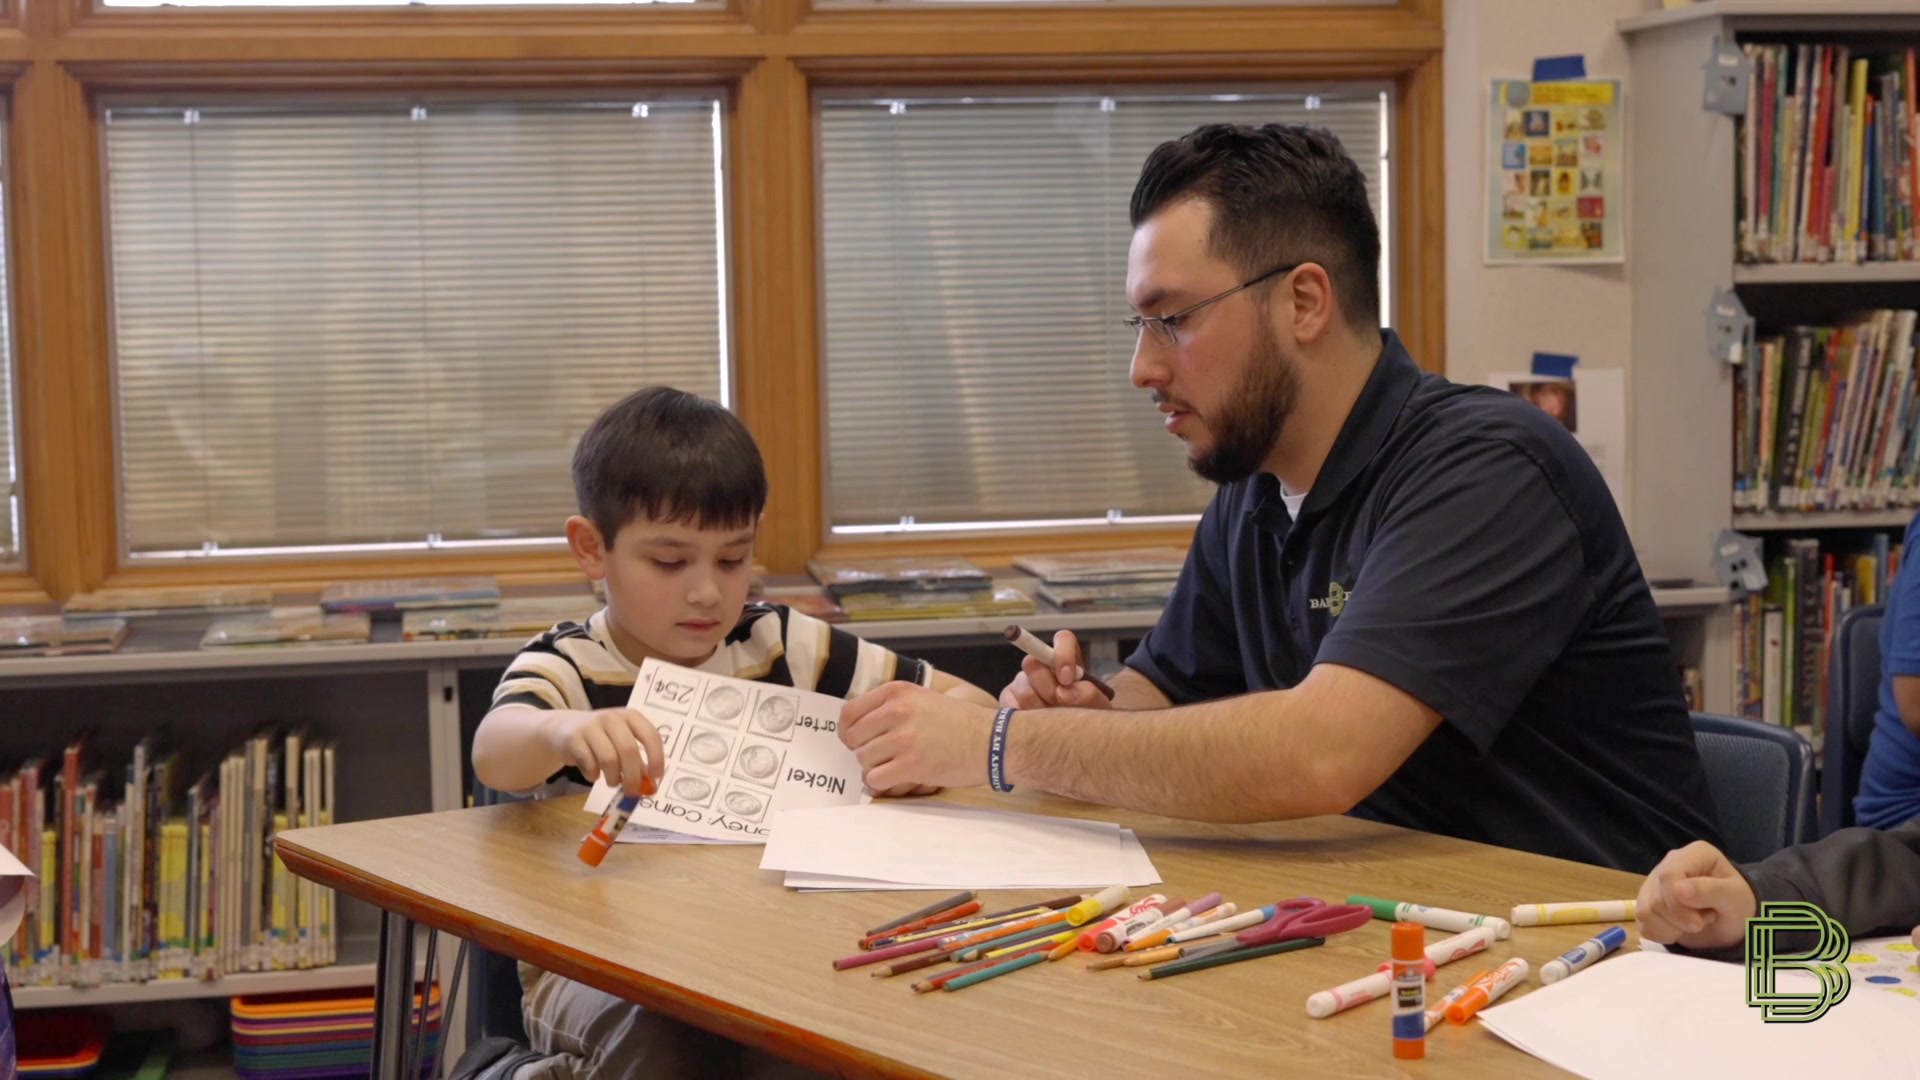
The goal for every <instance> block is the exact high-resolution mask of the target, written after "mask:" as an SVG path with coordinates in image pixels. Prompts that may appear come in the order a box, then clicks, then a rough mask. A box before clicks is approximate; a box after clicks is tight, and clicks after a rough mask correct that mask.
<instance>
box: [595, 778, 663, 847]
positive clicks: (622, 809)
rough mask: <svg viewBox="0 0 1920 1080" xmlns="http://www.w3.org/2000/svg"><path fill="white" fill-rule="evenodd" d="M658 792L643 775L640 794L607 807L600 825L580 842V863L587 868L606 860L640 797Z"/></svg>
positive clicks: (625, 797)
mask: <svg viewBox="0 0 1920 1080" xmlns="http://www.w3.org/2000/svg"><path fill="white" fill-rule="evenodd" d="M658 790H660V785H658V784H656V783H654V782H653V777H651V776H646V775H644V774H643V775H642V776H641V777H640V794H639V795H623V796H621V797H620V801H618V802H616V803H614V804H613V805H612V806H609V807H607V812H606V813H604V814H601V815H600V824H598V825H595V826H594V827H593V831H592V832H590V833H588V834H587V838H586V839H585V840H582V841H580V861H581V862H583V863H586V864H587V865H588V866H599V865H600V864H601V862H603V861H604V860H605V859H606V857H607V852H609V851H612V850H613V842H614V840H615V839H617V838H618V837H619V835H620V830H622V829H624V828H626V827H627V819H628V818H631V817H632V816H633V809H634V807H636V806H639V805H640V799H641V796H645V795H652V794H653V793H654V792H656V791H658Z"/></svg>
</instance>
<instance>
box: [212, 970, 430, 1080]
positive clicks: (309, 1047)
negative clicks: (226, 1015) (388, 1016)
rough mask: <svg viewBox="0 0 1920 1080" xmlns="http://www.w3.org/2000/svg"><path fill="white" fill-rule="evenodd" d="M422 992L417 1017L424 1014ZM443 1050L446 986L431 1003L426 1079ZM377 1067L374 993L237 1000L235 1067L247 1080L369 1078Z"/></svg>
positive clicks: (423, 1067)
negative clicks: (442, 1005) (442, 1001)
mask: <svg viewBox="0 0 1920 1080" xmlns="http://www.w3.org/2000/svg"><path fill="white" fill-rule="evenodd" d="M419 1009H420V997H419V993H418V992H417V991H416V992H415V994H414V1001H413V1015H414V1016H418V1015H419ZM439 1048H440V987H439V985H438V984H437V983H436V984H435V985H434V986H433V988H432V990H431V992H430V994H429V998H428V1003H427V1032H426V1047H425V1049H424V1050H423V1051H418V1053H419V1054H420V1059H421V1065H420V1068H421V1075H428V1076H430V1075H432V1070H433V1061H434V1056H435V1054H436V1053H438V1051H439ZM372 1065H373V992H372V990H371V989H364V990H313V991H308V992H305V993H299V994H274V995H270V996H260V997H237V998H234V999H233V1069H234V1072H236V1073H238V1074H240V1076H241V1077H243V1078H246V1080H315V1078H319V1077H331V1076H358V1077H364V1076H366V1075H367V1073H368V1072H369V1071H370V1070H371V1068H372Z"/></svg>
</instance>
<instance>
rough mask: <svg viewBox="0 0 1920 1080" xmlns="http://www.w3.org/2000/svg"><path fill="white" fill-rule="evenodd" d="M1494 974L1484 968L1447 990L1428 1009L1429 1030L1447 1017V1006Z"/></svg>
mask: <svg viewBox="0 0 1920 1080" xmlns="http://www.w3.org/2000/svg"><path fill="white" fill-rule="evenodd" d="M1492 975H1493V972H1491V971H1485V970H1483V971H1481V972H1479V973H1478V974H1476V975H1474V977H1473V978H1471V979H1468V980H1467V981H1466V982H1463V983H1461V984H1460V985H1459V986H1456V987H1454V988H1453V989H1451V990H1449V991H1447V996H1446V997H1443V998H1441V999H1440V1001H1439V1003H1438V1004H1436V1005H1435V1006H1434V1007H1433V1008H1431V1009H1428V1010H1427V1030H1428V1031H1432V1030H1433V1026H1434V1025H1435V1024H1438V1023H1439V1022H1440V1021H1442V1020H1445V1019H1446V1018H1447V1006H1449V1005H1452V1004H1453V1003H1454V1002H1456V1001H1459V1000H1460V999H1461V998H1463V997H1466V996H1467V991H1469V990H1472V989H1473V988H1474V987H1476V986H1479V985H1480V984H1481V983H1482V982H1484V981H1485V980H1486V979H1488V978H1489V977H1491V976H1492Z"/></svg>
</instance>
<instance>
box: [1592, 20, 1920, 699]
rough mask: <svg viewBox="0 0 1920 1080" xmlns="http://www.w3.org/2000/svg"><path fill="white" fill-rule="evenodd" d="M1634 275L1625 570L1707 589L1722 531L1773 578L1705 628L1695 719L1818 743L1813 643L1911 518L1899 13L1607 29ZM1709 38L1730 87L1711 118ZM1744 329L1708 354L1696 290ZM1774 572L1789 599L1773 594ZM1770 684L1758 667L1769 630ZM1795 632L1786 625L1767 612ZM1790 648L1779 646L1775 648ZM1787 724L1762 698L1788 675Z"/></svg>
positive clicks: (1912, 384) (1883, 566)
mask: <svg viewBox="0 0 1920 1080" xmlns="http://www.w3.org/2000/svg"><path fill="white" fill-rule="evenodd" d="M1617 28H1618V29H1619V30H1620V32H1621V33H1622V35H1623V36H1624V38H1625V40H1626V43H1627V47H1628V48H1627V55H1628V63H1629V72H1628V80H1627V85H1628V86H1629V87H1630V88H1631V90H1630V93H1629V95H1628V102H1629V107H1628V115H1627V118H1626V125H1625V126H1626V131H1625V138H1626V140H1627V145H1628V154H1627V157H1628V160H1629V162H1630V165H1629V184H1630V185H1631V187H1632V190H1633V191H1634V192H1635V193H1636V194H1637V196H1638V197H1637V198H1635V199H1634V207H1633V215H1632V220H1631V222H1630V226H1629V233H1628V243H1627V250H1628V258H1629V259H1630V260H1631V264H1632V269H1631V273H1630V275H1629V289H1630V292H1631V295H1632V319H1633V331H1632V340H1633V360H1632V376H1631V379H1630V387H1631V388H1630V391H1629V392H1630V403H1629V404H1630V414H1631V416H1632V431H1631V435H1630V439H1629V442H1630V455H1629V457H1630V460H1631V461H1632V462H1633V494H1632V497H1631V503H1632V506H1631V512H1630V514H1629V522H1630V523H1631V525H1632V528H1633V532H1634V540H1635V545H1636V547H1637V548H1638V549H1639V551H1640V553H1641V559H1642V563H1643V565H1644V566H1645V567H1646V570H1647V573H1648V574H1649V575H1650V576H1654V577H1663V576H1664V577H1682V576H1684V577H1692V578H1695V579H1700V578H1707V579H1711V578H1712V577H1713V576H1714V570H1713V562H1712V560H1713V542H1714V539H1715V537H1717V536H1718V535H1719V534H1720V533H1721V531H1722V530H1725V529H1737V530H1740V531H1742V532H1744V533H1746V534H1748V535H1750V536H1754V537H1757V538H1759V540H1760V541H1761V545H1762V554H1763V558H1764V560H1765V562H1766V564H1767V566H1768V569H1769V571H1770V574H1771V575H1772V576H1773V577H1774V578H1775V580H1774V581H1773V582H1772V583H1771V585H1770V589H1769V591H1768V593H1766V594H1763V595H1762V596H1759V597H1746V598H1743V599H1741V600H1736V601H1735V602H1734V603H1733V604H1731V605H1729V612H1728V617H1727V618H1726V619H1716V620H1714V621H1713V622H1712V623H1711V624H1710V629H1709V634H1710V636H1711V637H1712V639H1713V646H1712V648H1711V650H1710V651H1711V652H1713V653H1714V654H1715V655H1716V659H1715V660H1713V661H1711V662H1710V663H1709V665H1708V670H1707V673H1706V674H1707V683H1708V694H1707V697H1708V699H1709V701H1711V702H1717V703H1718V704H1717V705H1716V706H1714V707H1713V711H1716V712H1727V713H1734V714H1741V713H1746V714H1748V715H1756V716H1759V717H1763V718H1774V719H1778V720H1779V721H1780V722H1783V723H1792V724H1794V726H1797V727H1800V728H1801V730H1803V731H1805V732H1808V733H1809V734H1812V735H1814V736H1818V735H1819V733H1820V732H1819V727H1820V720H1821V717H1820V716H1819V713H1820V712H1821V710H1822V709H1823V707H1824V701H1823V699H1822V698H1821V696H1820V695H1819V694H1817V693H1812V694H1810V693H1808V691H1807V690H1806V687H1808V686H1810V685H1813V686H1817V680H1818V679H1820V678H1823V677H1824V662H1825V658H1826V655H1827V644H1828V641H1827V637H1828V635H1829V634H1830V631H1831V627H1832V624H1833V623H1834V622H1835V621H1837V618H1838V616H1839V614H1840V613H1841V612H1842V611H1843V610H1844V608H1845V607H1846V606H1847V605H1848V604H1849V603H1865V602H1869V601H1870V599H1871V598H1873V597H1874V596H1875V593H1876V590H1877V589H1879V588H1880V587H1882V582H1883V581H1884V578H1885V575H1886V572H1887V570H1888V569H1889V563H1890V562H1892V561H1893V560H1890V559H1889V558H1887V555H1886V554H1885V553H1887V552H1888V551H1889V550H1890V549H1892V548H1897V546H1898V543H1899V539H1900V535H1901V531H1902V530H1903V529H1904V528H1905V526H1906V524H1907V522H1908V521H1909V520H1911V518H1912V517H1913V515H1914V513H1915V509H1916V503H1920V456H1916V454H1917V453H1920V447H1916V445H1915V439H1916V436H1915V434H1914V433H1915V431H1916V430H1920V367H1917V366H1916V358H1915V351H1914V348H1913V345H1914V341H1915V338H1916V333H1915V323H1916V321H1917V317H1916V315H1915V314H1914V313H1916V312H1920V104H1916V102H1917V101H1920V92H1916V81H1920V80H1916V78H1915V75H1916V70H1917V69H1920V5H1915V4H1913V3H1910V2H1905V0H1708V2H1704V3H1697V4H1691V5H1687V6H1683V7H1677V8H1672V9H1667V10H1662V11H1656V12H1649V13H1646V14H1642V15H1636V16H1633V17H1631V18H1627V19H1623V20H1621V21H1620V22H1619V23H1618V24H1617ZM1722 43H1725V44H1729V45H1731V46H1733V47H1735V48H1738V49H1739V50H1741V52H1742V55H1743V57H1744V59H1745V61H1746V64H1747V66H1748V67H1749V69H1750V71H1751V73H1752V75H1751V79H1750V80H1749V83H1748V86H1749V89H1750V91H1751V93H1750V94H1748V95H1743V96H1744V97H1745V98H1746V100H1744V101H1743V102H1742V104H1741V107H1740V109H1739V110H1737V111H1739V112H1742V113H1744V114H1745V115H1730V114H1728V113H1726V112H1722V111H1716V110H1714V109H1710V108H1708V107H1707V106H1706V103H1705V100H1704V99H1705V93H1704V91H1705V86H1706V83H1707V80H1708V77H1709V71H1710V70H1725V69H1724V67H1722V66H1721V65H1719V64H1718V63H1716V62H1715V61H1714V56H1715V49H1716V47H1717V46H1719V45H1721V44H1722ZM1727 290H1732V292H1733V293H1734V295H1736V296H1737V297H1738V298H1739V300H1740V302H1741V305H1742V306H1743V307H1744V308H1745V310H1746V312H1747V313H1748V314H1750V315H1751V316H1752V317H1753V320H1754V329H1753V334H1752V337H1751V338H1750V339H1748V342H1747V344H1746V347H1745V348H1743V349H1739V350H1733V351H1732V352H1731V356H1733V357H1737V359H1738V360H1739V361H1740V362H1739V363H1734V362H1730V352H1729V350H1726V349H1724V348H1720V347H1717V346H1716V345H1715V344H1713V343H1712V339H1711V337H1710V334H1709V323H1710V316H1709V312H1710V310H1711V309H1712V308H1713V306H1714V304H1715V301H1716V297H1718V296H1719V295H1720V294H1722V293H1723V292H1725V291H1727ZM1789 565H1791V567H1792V568H1793V583H1792V589H1793V591H1794V593H1795V595H1794V596H1793V597H1792V598H1789V597H1787V596H1785V595H1784V594H1783V590H1784V589H1786V588H1787V585H1786V584H1784V583H1782V582H1781V581H1779V580H1778V578H1779V576H1780V575H1781V574H1783V573H1784V572H1786V570H1787V568H1788V567H1789ZM1769 610H1773V611H1776V612H1778V614H1777V615H1776V616H1775V617H1774V620H1773V622H1774V624H1775V627H1776V629H1775V631H1774V636H1773V638H1772V639H1771V643H1772V647H1773V648H1774V649H1775V650H1784V653H1783V655H1782V656H1781V657H1779V658H1777V659H1775V660H1774V664H1775V672H1774V674H1773V675H1772V676H1771V677H1770V678H1771V680H1772V681H1771V683H1770V684H1769V677H1768V676H1766V675H1765V674H1764V673H1763V670H1762V669H1764V667H1765V664H1766V655H1765V653H1766V649H1767V646H1768V644H1769V639H1768V638H1767V636H1766V634H1767V631H1766V626H1767V623H1766V617H1767V612H1768V611H1769ZM1788 611H1792V612H1793V613H1794V614H1793V616H1792V617H1793V618H1794V619H1795V620H1796V622H1797V623H1798V621H1799V620H1806V623H1805V625H1798V624H1797V625H1796V626H1795V627H1794V628H1792V629H1788V628H1786V627H1785V626H1784V625H1783V624H1784V618H1785V616H1786V612H1788ZM1796 649H1797V650H1798V652H1797V655H1796V652H1795V650H1796ZM1788 668H1792V669H1795V670H1798V671H1800V672H1802V673H1803V674H1802V675H1801V677H1800V679H1799V680H1798V685H1799V686H1800V687H1801V690H1800V695H1799V704H1800V708H1799V709H1798V710H1797V711H1798V712H1799V713H1800V714H1801V715H1799V716H1798V717H1793V715H1792V714H1793V712H1794V711H1795V710H1792V709H1783V708H1782V707H1781V706H1782V705H1783V702H1781V701H1778V700H1775V701H1773V702H1771V703H1770V704H1769V703H1768V702H1766V701H1765V700H1764V696H1765V695H1764V694H1763V693H1762V692H1761V691H1762V690H1764V688H1765V686H1767V685H1772V686H1775V687H1778V686H1781V685H1787V684H1790V683H1792V682H1793V681H1794V680H1792V679H1791V678H1789V677H1788V676H1787V675H1786V673H1785V672H1786V669H1788Z"/></svg>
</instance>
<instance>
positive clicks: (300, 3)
mask: <svg viewBox="0 0 1920 1080" xmlns="http://www.w3.org/2000/svg"><path fill="white" fill-rule="evenodd" d="M586 4H592V5H602V4H627V5H640V4H646V5H671V6H673V7H711V8H724V7H725V6H726V3H725V0H100V6H101V7H110V8H116V7H117V8H170V7H223V8H321V7H419V6H422V5H430V6H444V7H579V6H582V5H586Z"/></svg>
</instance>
